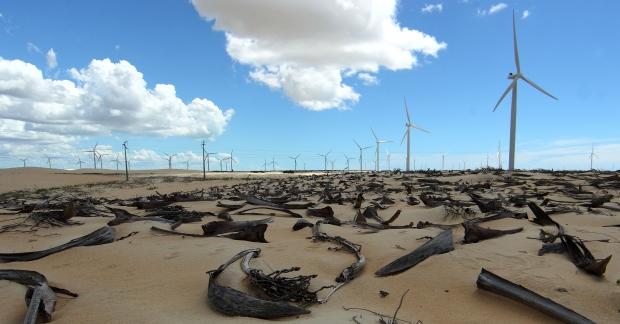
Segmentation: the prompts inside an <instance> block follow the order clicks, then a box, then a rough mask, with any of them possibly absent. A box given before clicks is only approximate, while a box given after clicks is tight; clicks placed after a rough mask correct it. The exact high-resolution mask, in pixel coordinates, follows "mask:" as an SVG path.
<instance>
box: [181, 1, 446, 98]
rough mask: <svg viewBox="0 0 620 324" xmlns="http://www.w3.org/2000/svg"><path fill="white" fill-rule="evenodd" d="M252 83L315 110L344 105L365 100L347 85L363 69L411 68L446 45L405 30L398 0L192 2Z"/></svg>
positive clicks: (428, 36) (364, 70)
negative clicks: (245, 69) (221, 35)
mask: <svg viewBox="0 0 620 324" xmlns="http://www.w3.org/2000/svg"><path fill="white" fill-rule="evenodd" d="M192 3H193V5H194V7H195V9H196V10H197V11H198V13H199V14H200V15H201V16H202V17H203V18H205V19H206V20H208V21H214V25H213V28H214V29H216V30H220V31H223V32H225V34H226V41H227V45H226V50H227V52H228V54H229V55H230V56H231V57H232V58H233V59H234V60H235V61H237V62H239V63H242V64H246V65H249V66H251V67H252V71H251V72H250V75H249V76H250V78H251V79H252V80H254V81H256V82H258V83H260V84H263V85H266V86H268V87H269V88H271V89H275V90H279V91H283V92H284V93H285V94H286V95H287V96H288V97H289V98H291V99H292V100H293V101H294V102H296V103H297V104H299V105H301V106H303V107H305V108H308V109H311V110H324V109H330V108H345V107H346V106H347V105H349V104H354V103H356V102H357V101H358V100H359V97H360V95H359V94H358V93H357V92H356V91H355V90H354V89H353V88H352V87H351V86H349V85H347V84H345V82H344V80H343V76H344V77H347V76H350V75H354V74H356V73H358V72H365V73H367V74H369V75H370V74H371V73H373V74H374V73H377V72H378V71H379V69H380V68H382V67H384V68H387V69H390V70H401V69H411V68H412V67H413V66H415V65H417V57H416V55H427V56H433V57H435V56H437V53H438V52H439V51H440V50H442V49H445V48H446V44H445V43H443V42H438V41H437V40H436V39H435V38H434V37H432V36H430V35H427V34H424V33H422V32H420V31H417V30H413V29H409V28H406V27H401V26H400V25H399V23H398V22H397V21H396V18H395V17H396V8H397V1H396V0H346V1H345V0H317V1H297V0H264V1H244V0H192Z"/></svg>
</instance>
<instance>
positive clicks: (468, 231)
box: [461, 222, 523, 244]
mask: <svg viewBox="0 0 620 324" xmlns="http://www.w3.org/2000/svg"><path fill="white" fill-rule="evenodd" d="M461 225H463V228H464V229H465V238H463V243H464V244H468V243H476V242H479V241H484V240H488V239H491V238H495V237H499V236H502V235H506V234H514V233H519V232H521V231H523V227H519V228H515V229H509V230H496V229H492V228H484V227H480V226H478V225H476V224H473V223H469V222H464V223H462V224H461Z"/></svg>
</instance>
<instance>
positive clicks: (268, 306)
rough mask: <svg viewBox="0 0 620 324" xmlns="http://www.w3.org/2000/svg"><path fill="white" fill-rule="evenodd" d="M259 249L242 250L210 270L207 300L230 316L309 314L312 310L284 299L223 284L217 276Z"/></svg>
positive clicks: (258, 316) (275, 316) (266, 317)
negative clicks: (248, 292)
mask: <svg viewBox="0 0 620 324" xmlns="http://www.w3.org/2000/svg"><path fill="white" fill-rule="evenodd" d="M259 251H260V250H258V249H251V250H245V251H242V252H240V253H238V254H236V255H235V256H233V257H232V258H231V259H230V260H228V261H227V262H226V263H224V264H222V265H221V266H219V268H217V269H216V270H211V271H208V272H207V274H208V275H209V289H208V293H207V300H208V301H209V304H211V306H212V307H213V308H215V310H217V311H218V312H220V313H223V314H226V315H230V316H247V317H254V318H262V319H273V318H281V317H288V316H296V315H303V314H309V313H310V311H309V310H307V309H304V308H301V307H299V306H295V305H291V304H289V303H286V302H282V301H269V300H264V299H260V298H256V297H254V296H251V295H248V294H246V293H244V292H241V291H239V290H236V289H233V288H230V287H226V286H221V285H219V284H218V283H217V277H218V276H219V275H220V274H221V273H222V272H223V271H224V270H225V269H226V268H227V267H228V266H229V265H230V264H232V263H233V262H235V261H237V260H239V259H241V258H243V257H244V256H245V255H246V254H248V253H252V252H259Z"/></svg>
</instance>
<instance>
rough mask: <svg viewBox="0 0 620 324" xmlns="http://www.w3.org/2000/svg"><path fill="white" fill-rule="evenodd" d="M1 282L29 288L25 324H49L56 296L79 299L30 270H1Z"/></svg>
mask: <svg viewBox="0 0 620 324" xmlns="http://www.w3.org/2000/svg"><path fill="white" fill-rule="evenodd" d="M0 280H9V281H13V282H16V283H19V284H21V285H24V286H26V287H28V291H27V293H26V304H27V305H28V310H27V312H26V317H25V318H24V323H28V324H30V323H32V324H34V323H37V322H38V321H40V322H43V323H47V322H50V321H51V320H52V313H53V312H54V308H55V307H56V294H55V293H59V294H63V295H67V296H71V297H77V296H78V295H77V294H76V293H73V292H71V291H69V290H66V289H62V288H58V287H54V286H50V285H49V283H48V282H47V278H45V276H44V275H42V274H40V273H38V272H36V271H29V270H0Z"/></svg>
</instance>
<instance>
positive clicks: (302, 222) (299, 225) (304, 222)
mask: <svg viewBox="0 0 620 324" xmlns="http://www.w3.org/2000/svg"><path fill="white" fill-rule="evenodd" d="M313 226H314V224H312V223H311V222H309V221H307V220H305V219H303V218H302V219H300V220H298V221H297V222H295V225H293V231H299V230H300V229H302V228H306V227H313Z"/></svg>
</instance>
